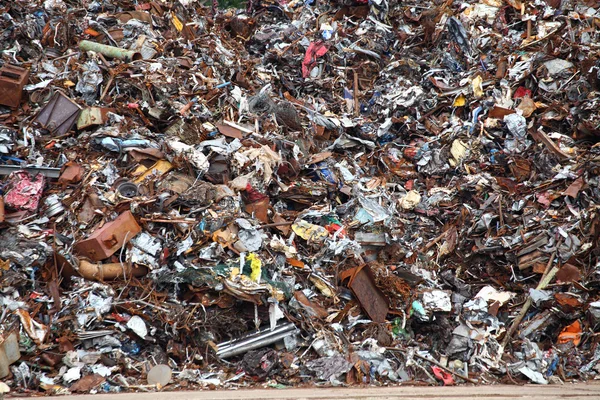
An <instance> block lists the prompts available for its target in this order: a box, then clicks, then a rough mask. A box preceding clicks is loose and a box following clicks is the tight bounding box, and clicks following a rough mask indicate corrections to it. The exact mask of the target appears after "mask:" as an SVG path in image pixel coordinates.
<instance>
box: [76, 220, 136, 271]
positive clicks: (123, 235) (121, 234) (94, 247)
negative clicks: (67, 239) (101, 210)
mask: <svg viewBox="0 0 600 400" xmlns="http://www.w3.org/2000/svg"><path fill="white" fill-rule="evenodd" d="M141 231H142V228H140V226H139V225H138V223H137V222H136V220H135V218H134V217H133V214H132V213H131V211H126V212H124V213H123V214H121V215H119V216H118V217H117V219H115V220H114V221H112V222H109V223H107V224H106V225H104V226H103V227H102V228H100V229H98V230H97V231H95V232H94V233H92V234H91V235H90V236H89V237H88V238H87V239H84V240H82V241H80V242H78V243H77V244H76V245H75V251H76V252H77V254H79V255H80V256H84V257H87V258H89V259H90V260H92V261H101V260H104V259H106V258H108V257H110V256H112V255H113V254H114V253H115V252H116V251H117V250H119V249H120V248H121V247H122V246H123V245H124V244H126V243H128V242H129V241H130V240H131V239H133V237H134V236H135V235H137V234H138V233H140V232H141Z"/></svg>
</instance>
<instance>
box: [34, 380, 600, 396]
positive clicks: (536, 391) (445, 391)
mask: <svg viewBox="0 0 600 400" xmlns="http://www.w3.org/2000/svg"><path fill="white" fill-rule="evenodd" d="M65 398H66V397H65V396H62V397H44V399H45V400H59V399H60V400H64V399H65ZM68 398H69V400H146V399H152V400H304V399H305V400H329V399H344V400H392V399H403V400H441V399H457V400H470V399H477V400H505V399H528V400H529V399H531V400H547V399H569V400H592V399H595V400H596V399H600V383H598V384H594V383H588V384H577V385H562V386H554V385H548V386H536V385H526V386H449V387H409V386H403V387H385V388H370V387H367V388H357V389H345V388H308V389H284V390H277V389H266V390H262V389H261V390H216V391H209V390H204V391H196V392H160V393H124V394H97V395H70V396H68Z"/></svg>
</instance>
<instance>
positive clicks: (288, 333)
mask: <svg viewBox="0 0 600 400" xmlns="http://www.w3.org/2000/svg"><path fill="white" fill-rule="evenodd" d="M298 332H299V330H297V329H293V330H291V331H285V332H281V333H280V334H278V335H275V336H268V337H266V338H263V339H262V340H259V341H257V342H254V343H250V344H246V345H244V346H240V347H236V348H233V349H228V350H226V351H224V352H223V353H217V355H218V356H219V357H221V358H228V357H233V356H236V355H238V354H242V353H245V352H247V351H250V350H254V349H258V348H261V347H265V346H268V345H270V344H273V343H276V342H278V341H280V340H281V339H283V338H285V337H288V336H291V335H293V334H295V333H298Z"/></svg>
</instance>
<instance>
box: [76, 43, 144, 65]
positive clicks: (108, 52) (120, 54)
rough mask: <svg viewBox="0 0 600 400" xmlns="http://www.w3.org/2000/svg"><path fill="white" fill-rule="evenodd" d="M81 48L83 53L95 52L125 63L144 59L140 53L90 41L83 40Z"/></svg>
mask: <svg viewBox="0 0 600 400" xmlns="http://www.w3.org/2000/svg"><path fill="white" fill-rule="evenodd" d="M79 48H80V49H81V50H83V51H95V52H96V53H100V54H102V55H104V56H106V57H110V58H118V59H120V60H125V61H135V60H141V59H142V58H143V57H142V55H141V54H140V53H137V52H135V51H132V50H125V49H120V48H118V47H114V46H108V45H105V44H101V43H96V42H90V41H89V40H82V41H81V42H79Z"/></svg>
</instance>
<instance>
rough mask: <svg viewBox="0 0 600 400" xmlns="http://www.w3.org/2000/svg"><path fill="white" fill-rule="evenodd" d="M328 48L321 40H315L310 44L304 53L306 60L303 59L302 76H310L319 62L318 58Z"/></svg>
mask: <svg viewBox="0 0 600 400" xmlns="http://www.w3.org/2000/svg"><path fill="white" fill-rule="evenodd" d="M327 50H328V48H327V46H325V43H323V42H321V41H318V42H313V43H311V44H310V45H309V46H308V49H306V54H305V55H304V61H302V77H304V78H308V76H309V75H310V71H311V70H312V69H313V68H314V66H315V64H316V63H317V58H319V57H322V56H324V55H325V53H327Z"/></svg>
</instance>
